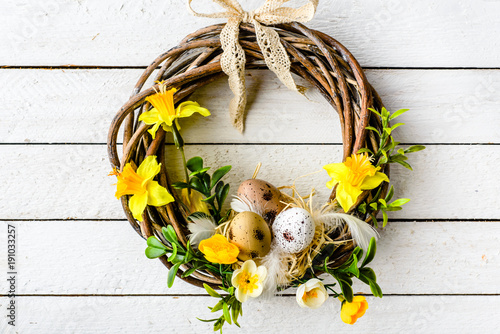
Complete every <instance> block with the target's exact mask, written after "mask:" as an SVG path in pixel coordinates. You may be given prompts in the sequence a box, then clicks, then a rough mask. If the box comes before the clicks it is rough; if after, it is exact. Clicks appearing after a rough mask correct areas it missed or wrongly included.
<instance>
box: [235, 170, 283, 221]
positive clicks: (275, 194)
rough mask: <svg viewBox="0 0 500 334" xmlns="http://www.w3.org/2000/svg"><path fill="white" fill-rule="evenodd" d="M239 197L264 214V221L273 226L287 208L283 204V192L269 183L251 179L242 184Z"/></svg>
mask: <svg viewBox="0 0 500 334" xmlns="http://www.w3.org/2000/svg"><path fill="white" fill-rule="evenodd" d="M238 197H240V198H246V199H247V200H248V201H249V202H250V203H251V204H252V205H254V206H255V207H256V208H257V209H258V210H259V211H261V212H262V216H263V217H264V219H265V220H266V221H267V222H268V223H269V224H270V225H271V224H272V223H273V222H274V219H275V218H276V216H277V215H278V214H279V213H280V212H281V211H282V210H283V209H284V208H285V206H286V205H285V204H283V203H281V200H282V199H283V198H282V195H281V192H280V191H279V190H278V189H277V188H276V187H275V186H273V185H272V184H270V183H269V182H266V181H264V180H259V179H250V180H246V181H244V182H243V183H242V184H240V187H239V188H238Z"/></svg>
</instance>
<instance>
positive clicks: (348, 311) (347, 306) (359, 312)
mask: <svg viewBox="0 0 500 334" xmlns="http://www.w3.org/2000/svg"><path fill="white" fill-rule="evenodd" d="M367 309H368V302H367V301H366V298H365V297H363V296H355V297H354V298H353V299H352V303H349V302H347V301H344V302H343V303H342V309H341V310H340V318H341V319H342V321H343V322H345V323H346V324H349V325H353V324H354V323H355V322H356V320H358V319H359V318H361V317H362V316H363V315H364V314H365V312H366V310H367Z"/></svg>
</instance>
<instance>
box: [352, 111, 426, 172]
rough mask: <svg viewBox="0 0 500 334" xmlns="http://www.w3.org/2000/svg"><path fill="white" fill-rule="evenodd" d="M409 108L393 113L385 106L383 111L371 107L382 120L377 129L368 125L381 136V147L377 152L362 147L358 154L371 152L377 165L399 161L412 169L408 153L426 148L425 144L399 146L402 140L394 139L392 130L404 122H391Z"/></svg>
mask: <svg viewBox="0 0 500 334" xmlns="http://www.w3.org/2000/svg"><path fill="white" fill-rule="evenodd" d="M408 110H409V109H400V110H398V111H396V112H394V113H392V114H391V113H390V112H389V111H388V110H387V109H385V108H382V111H381V112H378V111H377V110H375V109H372V108H370V111H371V112H373V113H374V114H375V115H378V116H379V117H380V119H381V121H382V129H376V128H374V127H372V126H367V127H366V129H367V130H370V131H373V132H374V133H375V134H377V136H378V138H379V149H378V151H377V152H373V151H372V150H370V149H368V148H362V149H360V150H358V152H357V153H358V154H359V153H363V152H367V153H370V154H371V155H372V156H373V161H374V163H375V165H376V166H380V165H383V164H388V163H398V164H400V165H402V166H404V167H406V168H408V169H409V170H412V168H411V166H410V164H409V163H408V162H407V161H406V160H408V157H407V156H406V154H407V153H413V152H418V151H421V150H424V149H425V146H422V145H413V146H410V147H408V148H407V149H403V148H397V146H398V145H399V144H400V142H397V141H395V140H394V137H393V136H392V132H393V131H394V130H395V129H396V128H398V127H400V126H401V125H404V123H396V124H394V125H392V126H391V125H390V124H389V122H390V121H392V120H394V119H395V118H396V117H399V116H401V115H402V114H404V113H405V112H407V111H408Z"/></svg>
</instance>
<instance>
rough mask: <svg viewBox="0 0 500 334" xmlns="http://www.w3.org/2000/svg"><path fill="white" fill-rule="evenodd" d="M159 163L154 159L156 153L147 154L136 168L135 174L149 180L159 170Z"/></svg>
mask: <svg viewBox="0 0 500 334" xmlns="http://www.w3.org/2000/svg"><path fill="white" fill-rule="evenodd" d="M160 166H161V164H159V163H158V161H156V155H150V156H147V157H146V159H144V161H143V162H142V163H141V165H140V166H139V168H137V172H136V173H137V174H138V175H139V176H141V177H142V178H144V182H145V181H148V180H151V179H152V178H153V177H155V175H156V174H158V173H159V172H160V168H161V167H160Z"/></svg>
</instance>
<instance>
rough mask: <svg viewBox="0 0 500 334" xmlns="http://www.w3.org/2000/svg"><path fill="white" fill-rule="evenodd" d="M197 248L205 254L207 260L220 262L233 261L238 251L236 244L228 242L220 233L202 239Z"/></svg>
mask: <svg viewBox="0 0 500 334" xmlns="http://www.w3.org/2000/svg"><path fill="white" fill-rule="evenodd" d="M198 249H199V250H200V252H202V253H203V254H205V258H206V259H207V260H208V261H210V262H213V263H221V264H231V263H235V262H236V261H238V259H237V256H238V254H239V253H240V250H239V248H238V246H236V245H235V244H232V243H230V242H229V241H227V239H226V237H225V236H223V235H220V234H216V235H214V236H212V237H211V238H208V239H205V240H202V241H201V242H200V244H199V245H198Z"/></svg>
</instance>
